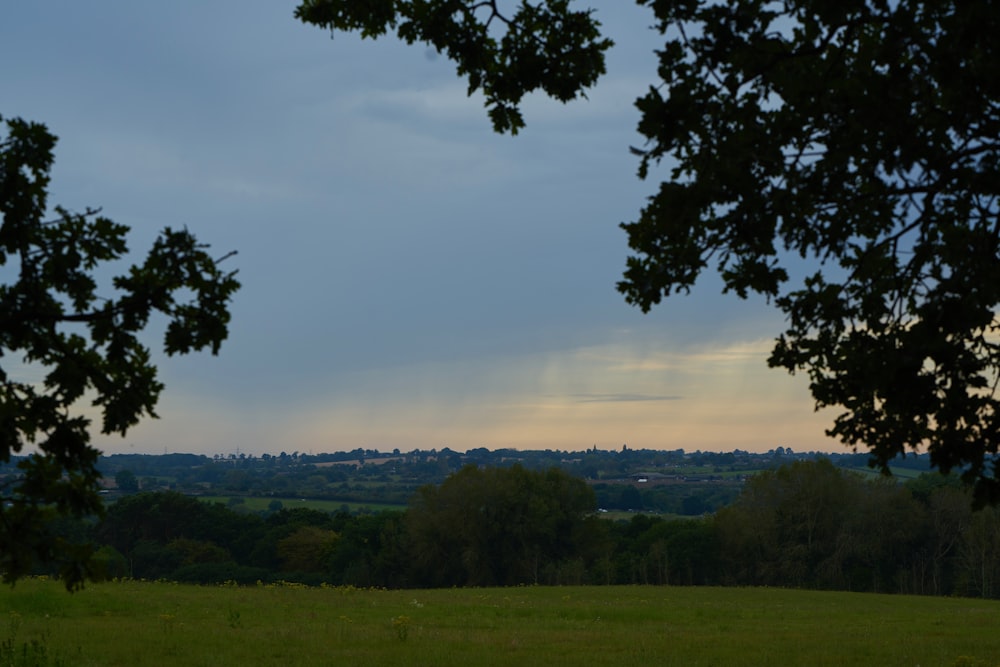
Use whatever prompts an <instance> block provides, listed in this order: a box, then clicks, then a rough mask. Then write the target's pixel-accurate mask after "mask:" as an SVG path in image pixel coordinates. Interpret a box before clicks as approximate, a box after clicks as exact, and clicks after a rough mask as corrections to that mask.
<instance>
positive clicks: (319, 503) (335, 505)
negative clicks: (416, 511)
mask: <svg viewBox="0 0 1000 667" xmlns="http://www.w3.org/2000/svg"><path fill="white" fill-rule="evenodd" d="M196 497H197V498H198V500H201V501H202V502H206V503H222V504H223V505H228V504H229V500H230V498H232V496H196ZM240 498H241V499H242V500H243V502H242V503H240V504H239V505H236V506H235V507H236V508H240V507H242V508H244V509H247V510H250V511H251V512H263V511H264V510H266V509H268V507H269V505H270V504H271V503H272V502H273V501H274V500H280V501H281V505H282V507H283V508H284V509H289V510H290V509H295V508H296V507H305V508H308V509H313V510H319V511H321V512H336V511H337V510H341V509H344V508H346V509H347V511H348V512H357V511H359V510H364V511H369V512H381V511H383V510H405V509H406V505H392V504H388V503H355V502H347V501H343V500H314V499H311V498H277V499H275V498H262V497H258V496H240Z"/></svg>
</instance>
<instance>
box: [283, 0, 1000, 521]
mask: <svg viewBox="0 0 1000 667" xmlns="http://www.w3.org/2000/svg"><path fill="white" fill-rule="evenodd" d="M639 4H642V5H646V6H648V7H649V8H650V9H651V11H652V12H653V15H654V18H655V24H654V28H655V29H656V30H657V31H659V33H660V34H661V35H662V36H663V38H664V46H663V48H662V49H659V50H657V51H656V55H657V58H658V60H659V68H658V75H659V77H660V80H659V81H656V82H654V83H653V85H651V86H650V88H649V91H648V93H646V94H645V95H644V96H642V97H641V98H639V99H638V100H637V102H636V104H637V106H638V108H639V110H640V112H641V115H642V117H641V120H640V122H639V127H638V129H639V132H640V134H642V135H643V136H644V137H645V138H646V142H645V144H644V145H643V146H642V147H640V148H635V147H633V148H632V152H633V153H635V154H636V155H637V156H639V158H640V163H639V168H638V171H639V176H640V177H641V178H644V179H645V178H649V177H651V176H652V174H653V173H654V171H655V170H657V169H658V168H662V169H665V170H666V179H665V180H664V182H662V183H661V184H660V186H659V187H658V188H657V190H656V192H655V193H654V194H653V195H652V196H651V197H650V198H649V200H648V201H647V203H646V205H645V206H644V207H643V209H642V210H641V213H640V215H639V218H638V219H637V220H636V221H634V222H629V223H626V224H623V225H622V227H623V228H624V230H625V231H626V232H627V234H628V240H629V246H630V247H631V249H632V250H633V251H634V252H635V254H634V255H633V256H632V257H630V258H629V259H628V262H627V268H626V271H625V275H624V279H623V280H622V281H621V282H620V283H619V285H618V287H619V289H620V291H621V292H622V293H623V294H624V295H625V298H626V300H627V301H628V302H630V303H632V304H635V305H637V306H639V307H640V308H641V309H642V310H643V311H648V310H649V309H650V308H651V307H652V306H654V305H655V304H657V303H659V302H660V301H661V299H662V298H663V297H666V296H670V295H673V294H676V293H686V292H688V291H689V290H690V288H691V287H692V286H693V285H694V283H695V281H696V280H697V279H698V277H699V276H700V275H701V273H702V271H703V270H705V269H715V270H716V271H718V272H719V274H720V275H721V277H722V279H723V281H724V284H725V291H727V292H734V293H735V294H737V295H738V296H740V297H744V298H745V297H747V296H749V295H750V294H751V293H756V294H760V295H763V296H764V297H766V298H767V300H768V301H769V302H770V303H773V304H774V305H775V306H776V307H777V308H778V309H779V310H780V311H781V312H782V313H783V314H784V316H785V317H786V319H787V322H788V325H787V326H788V328H787V330H786V331H785V332H784V333H782V334H781V335H780V336H779V337H778V338H777V342H776V345H775V347H774V350H773V352H772V354H771V356H770V359H769V364H770V365H771V366H773V367H780V368H784V369H786V370H787V371H789V372H792V373H794V372H796V371H805V372H806V373H807V374H808V377H809V380H810V388H811V391H812V395H813V397H814V399H815V402H816V406H817V408H819V407H827V406H832V407H839V408H840V409H841V411H842V412H841V413H840V414H839V416H837V417H836V419H835V421H834V424H833V426H832V427H831V428H830V429H829V431H828V433H829V434H830V435H832V436H835V437H837V438H839V439H840V440H841V441H843V442H844V443H845V444H847V445H849V446H853V447H854V448H858V447H861V448H864V449H868V450H869V451H870V453H871V463H872V465H873V466H877V467H880V468H881V469H882V470H883V471H887V470H888V466H889V463H890V461H892V460H893V459H894V458H895V457H897V456H899V455H903V454H905V452H907V451H909V450H910V449H916V448H925V449H926V450H927V451H928V452H929V453H930V455H931V459H932V462H933V464H934V465H935V466H936V467H937V468H939V469H940V470H941V471H942V472H947V471H949V470H951V469H953V468H954V469H958V470H961V471H962V475H963V478H964V480H965V481H966V482H968V483H971V484H972V485H973V487H974V491H975V500H976V502H978V503H980V504H982V503H985V502H996V501H998V500H1000V479H998V476H997V474H996V472H997V471H996V466H997V465H998V458H997V452H998V447H1000V400H998V395H997V387H998V384H1000V342H998V333H1000V320H998V317H997V305H998V303H1000V206H998V200H997V197H998V195H1000V190H998V186H997V183H1000V178H998V177H1000V141H998V139H997V137H998V136H1000V45H998V42H997V40H996V38H995V36H996V34H997V32H998V29H1000V10H998V8H997V7H996V5H995V4H994V3H992V2H987V1H986V0H963V2H957V0H952V1H951V2H947V1H938V2H930V1H929V0H899V1H897V2H889V0H850V1H842V2H841V1H838V2H830V1H828V0H788V1H786V2H780V3H779V2H765V1H764V0H733V1H721V0H673V1H670V0H639ZM297 16H298V17H299V18H300V19H301V20H303V21H306V22H308V23H313V24H316V25H319V26H322V27H324V28H328V29H331V30H358V31H360V32H361V34H362V35H363V36H366V37H377V36H379V35H381V34H383V33H385V32H386V31H387V30H389V29H390V28H392V29H394V30H395V31H396V34H397V36H398V37H400V38H402V39H404V40H406V41H407V42H414V41H422V42H426V43H428V44H430V45H431V46H433V47H435V48H437V49H438V50H439V51H443V52H445V53H446V54H447V55H448V56H449V57H450V58H452V59H453V60H454V61H455V62H456V63H457V65H458V73H459V74H460V75H465V76H467V77H468V81H469V90H470V92H472V91H474V90H477V89H479V88H482V89H483V91H484V92H485V93H486V99H487V106H489V107H490V115H491V117H492V118H493V124H494V128H495V129H496V130H497V131H501V132H502V131H507V130H509V131H511V132H513V131H515V130H516V129H517V128H518V127H520V126H521V122H522V121H521V116H520V113H519V112H518V110H517V104H518V102H519V100H520V99H521V97H522V96H523V95H524V94H525V93H527V92H530V91H532V90H535V89H541V90H543V91H545V92H546V93H548V94H550V95H553V96H555V97H556V98H557V99H560V100H564V101H565V100H568V99H571V98H572V97H573V96H574V94H575V93H579V92H582V91H583V90H584V89H585V88H586V87H588V86H591V85H593V83H594V81H595V80H596V78H597V77H598V76H599V75H600V74H601V73H603V71H604V63H603V53H604V51H605V50H606V49H607V48H608V47H609V46H610V43H609V42H608V40H604V39H601V37H600V32H599V24H598V22H597V21H596V19H595V18H594V16H593V14H592V13H591V12H589V11H586V12H580V11H573V10H571V9H570V6H569V1H568V0H537V1H536V2H534V3H531V2H523V3H521V4H520V8H519V9H518V10H517V11H516V12H515V13H514V14H512V15H510V16H509V17H508V16H506V15H504V14H503V13H502V12H501V11H500V10H499V9H498V3H497V2H496V0H447V1H446V0H398V1H396V2H376V3H373V2H369V1H368V0H304V1H303V2H302V4H301V5H300V6H299V8H298V10H297ZM500 34H502V37H500V36H499V35H500Z"/></svg>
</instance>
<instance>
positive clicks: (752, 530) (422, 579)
mask: <svg viewBox="0 0 1000 667" xmlns="http://www.w3.org/2000/svg"><path fill="white" fill-rule="evenodd" d="M593 507H594V505H593V496H592V494H591V493H590V490H589V489H587V488H586V485H585V484H584V483H583V482H582V481H581V480H578V479H573V478H572V477H569V476H567V475H565V474H564V473H561V472H559V471H555V470H549V471H538V472H535V471H529V470H526V469H524V468H520V467H519V466H514V467H511V468H503V469H498V468H489V469H479V468H474V467H466V468H463V469H462V470H460V471H459V472H457V473H455V474H454V475H452V476H450V477H449V478H448V479H447V480H446V481H445V482H444V483H442V484H441V485H439V486H433V487H425V488H423V489H421V491H420V493H418V494H416V496H415V497H414V498H413V502H412V503H411V505H410V507H409V508H408V509H407V510H405V511H383V512H377V513H360V514H350V513H348V512H345V511H337V512H334V513H327V512H322V511H317V510H309V509H301V508H300V509H286V508H283V507H282V506H281V503H276V504H272V508H271V509H269V510H267V511H262V512H250V511H246V510H240V509H239V505H236V506H233V507H226V506H225V505H223V504H221V503H208V502H204V501H201V500H198V499H196V498H193V497H188V496H184V495H181V494H178V493H173V492H157V493H148V492H144V493H139V494H135V495H131V496H126V497H123V498H121V499H119V500H118V501H116V502H115V503H113V504H112V505H111V506H110V508H109V510H108V512H107V516H106V517H105V518H104V519H103V521H102V522H101V523H100V524H99V525H93V524H91V525H89V526H87V525H84V524H80V523H79V522H77V523H67V524H64V525H63V530H64V531H65V534H66V535H67V536H72V537H74V538H75V539H85V538H87V537H90V538H91V539H95V540H96V542H97V543H98V544H100V545H101V548H100V550H99V562H100V564H101V566H102V568H103V569H104V573H105V574H106V575H108V576H118V577H135V578H145V579H168V580H175V581H186V582H196V583H212V582H224V581H234V582H238V583H244V584H253V583H256V582H257V581H263V582H269V581H277V580H285V581H299V582H303V583H307V584H313V585H318V584H320V583H327V584H333V585H353V586H359V587H361V586H378V587H388V588H430V587H441V586H445V587H448V586H467V585H477V586H478V585H517V584H549V585H551V584H598V585H612V584H678V585H708V584H712V585H741V586H747V585H749V586H791V587H801V588H822V589H839V590H855V591H878V592H900V593H917V594H933V595H968V596H977V597H1000V548H998V547H1000V512H998V511H997V510H995V509H993V508H985V509H983V510H980V511H978V512H973V511H972V508H971V494H970V491H969V489H967V488H964V487H963V486H962V485H961V484H960V483H959V480H958V479H957V478H955V477H942V476H940V475H937V474H924V475H921V476H920V477H917V478H914V479H913V480H912V481H909V482H907V483H906V484H896V483H894V482H892V481H891V480H887V479H883V478H877V477H872V476H870V475H869V476H864V475H861V474H858V473H854V472H849V471H845V470H843V469H840V468H837V467H835V466H833V465H832V464H830V462H829V461H826V460H818V461H797V462H794V463H791V464H787V465H784V466H782V467H780V468H777V469H775V470H772V471H769V472H764V473H761V474H759V475H756V476H755V477H753V478H752V479H751V480H749V481H748V482H747V483H746V485H745V487H744V490H743V492H742V494H741V495H740V496H739V498H738V499H737V501H736V502H735V503H733V504H732V505H730V506H728V507H726V508H724V509H722V510H720V511H719V512H717V513H715V514H714V515H707V516H704V517H700V518H689V519H677V518H674V519H668V518H662V517H657V516H652V515H646V514H633V515H632V516H631V518H629V519H627V520H613V519H607V518H599V517H602V516H603V515H600V514H595V513H593V512H592V509H593ZM38 571H39V572H45V571H47V570H46V569H45V568H42V569H39V570H38Z"/></svg>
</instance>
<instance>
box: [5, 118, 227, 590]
mask: <svg viewBox="0 0 1000 667" xmlns="http://www.w3.org/2000/svg"><path fill="white" fill-rule="evenodd" d="M2 120H3V119H2V118H0V121H2ZM5 125H6V132H5V133H4V134H0V212H2V214H3V222H2V226H0V277H2V278H0V280H2V282H0V359H2V360H3V366H2V367H0V460H2V461H4V462H9V461H10V460H11V457H12V455H14V454H17V453H19V452H21V451H22V450H23V449H24V448H25V447H30V448H32V449H34V450H35V451H34V453H32V454H31V455H30V456H27V457H24V458H22V459H21V460H20V461H19V462H18V464H17V466H18V469H19V474H18V475H17V476H16V478H14V479H7V480H5V481H3V482H0V571H2V573H3V578H4V580H5V581H7V582H13V581H15V580H16V579H17V578H18V577H20V576H23V575H24V574H26V573H27V572H29V570H30V568H31V566H32V563H34V562H37V561H45V562H61V563H62V567H61V574H62V576H63V578H64V580H65V582H66V585H67V587H69V588H71V589H72V588H74V587H76V586H78V585H79V584H81V583H82V581H83V580H84V579H85V578H86V577H87V575H88V573H89V570H88V565H87V560H88V556H89V553H90V549H89V547H87V546H86V545H72V544H69V543H67V542H65V541H62V540H60V539H58V538H57V537H56V536H55V535H54V534H53V533H52V532H51V531H50V530H49V529H48V525H49V521H50V520H51V519H52V518H54V517H58V516H63V517H65V516H74V517H80V516H84V515H88V514H99V513H100V512H101V502H100V498H99V496H98V491H99V486H98V481H99V478H100V474H99V473H98V471H97V469H96V467H95V464H96V461H97V457H98V455H99V452H98V450H97V449H96V448H94V447H93V446H92V445H91V442H90V437H91V433H90V428H91V419H90V417H88V416H87V414H89V413H88V412H87V407H86V406H81V403H85V402H89V403H90V407H91V412H93V411H94V409H96V410H97V411H98V412H99V413H100V418H101V422H100V430H101V432H102V433H105V434H112V433H118V434H121V435H123V436H124V435H125V434H126V433H127V432H128V429H129V428H130V427H132V426H134V425H135V424H137V423H138V422H139V420H140V419H141V418H143V417H144V416H148V417H155V416H156V413H155V412H154V409H155V406H156V403H157V399H158V398H159V396H160V392H161V391H162V390H163V384H162V383H161V382H159V381H158V380H157V378H156V367H155V366H154V365H153V364H152V361H151V356H150V350H149V348H147V347H146V346H145V345H144V344H143V343H142V342H141V341H140V335H141V334H142V332H143V331H144V330H145V329H146V328H147V325H148V324H149V323H150V321H151V318H153V317H154V316H155V317H157V321H161V319H162V321H164V322H165V323H166V329H165V334H164V339H163V347H164V350H165V352H166V353H167V354H168V355H174V354H185V353H188V352H191V351H194V350H201V349H204V348H209V349H210V350H211V351H212V353H213V354H214V353H217V352H218V350H219V346H220V345H221V344H222V341H223V340H224V339H225V338H226V335H227V325H228V322H229V310H228V306H229V301H230V300H231V298H232V296H233V294H234V292H235V291H236V290H237V289H238V287H239V283H238V282H237V281H236V278H235V272H226V271H223V270H222V268H220V262H221V260H220V259H213V258H212V256H211V255H209V254H208V252H207V246H205V245H204V244H201V243H199V242H198V241H197V240H196V239H195V237H194V236H193V235H192V234H191V233H190V232H188V231H187V230H186V229H184V230H174V229H171V228H167V229H165V230H164V231H163V232H162V234H161V235H160V236H159V238H157V239H156V241H155V242H154V243H153V246H152V248H151V249H150V250H149V253H148V254H147V256H146V259H145V261H144V262H143V263H141V264H136V265H133V266H131V267H129V268H128V270H127V271H125V272H124V273H122V274H121V275H118V276H117V277H114V278H113V279H111V280H110V281H109V283H108V284H105V285H101V286H100V287H99V285H98V278H99V277H103V276H105V275H107V269H105V268H104V267H102V265H103V264H106V263H110V262H114V261H116V260H121V259H123V258H125V257H126V256H127V253H128V247H127V244H126V234H127V232H128V227H126V226H125V225H121V224H117V223H114V222H112V221H111V220H109V219H108V218H106V217H104V216H101V215H100V214H99V211H98V210H93V209H87V210H86V211H85V212H84V213H72V212H70V211H68V210H67V209H64V208H61V207H55V209H54V213H50V212H49V210H48V203H47V189H48V185H49V171H50V169H51V166H52V161H53V149H54V147H55V142H56V138H55V137H54V136H53V135H52V134H50V133H49V131H48V130H47V129H46V128H45V126H44V125H40V124H37V123H29V122H25V121H23V120H19V119H8V120H7V121H6V122H5ZM50 215H51V216H52V217H47V216H50ZM38 375H40V376H41V377H42V379H41V381H40V382H33V381H31V379H30V378H31V377H34V376H38Z"/></svg>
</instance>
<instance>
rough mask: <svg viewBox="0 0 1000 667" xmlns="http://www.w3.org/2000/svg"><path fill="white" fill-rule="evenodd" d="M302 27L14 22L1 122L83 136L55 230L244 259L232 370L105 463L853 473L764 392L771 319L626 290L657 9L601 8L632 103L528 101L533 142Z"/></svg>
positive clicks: (198, 363) (173, 367) (801, 394)
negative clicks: (231, 457)
mask: <svg viewBox="0 0 1000 667" xmlns="http://www.w3.org/2000/svg"><path fill="white" fill-rule="evenodd" d="M295 5H296V3H295V2H293V1H288V0H213V2H201V1H197V2H196V1H193V0H173V1H172V2H165V3H139V2H134V0H116V1H112V0H93V1H91V2H79V0H53V1H48V2H5V3H3V4H2V5H0V63H2V66H0V114H3V115H4V116H5V117H11V116H19V117H22V118H25V119H27V120H34V121H38V122H42V123H45V124H46V125H48V127H49V129H50V130H51V131H52V132H54V133H55V134H56V135H58V136H59V138H60V139H59V143H58V145H57V149H56V165H55V168H54V171H53V181H52V187H51V195H50V203H51V204H61V205H63V206H66V207H68V208H71V209H75V210H83V209H84V208H86V207H88V206H91V207H95V206H100V207H103V212H104V214H105V215H107V216H109V217H111V218H112V219H114V220H115V221H116V222H119V223H123V224H127V225H129V226H131V227H132V229H133V233H132V237H131V239H132V241H131V246H132V248H133V250H135V251H136V255H137V257H138V256H140V255H141V254H143V253H144V252H145V249H146V248H147V247H148V245H149V243H150V242H151V240H152V239H153V238H154V237H155V234H156V232H157V231H159V230H161V229H162V228H164V227H166V226H174V227H178V226H184V225H186V226H187V227H188V228H189V229H191V230H192V231H193V232H195V233H196V234H197V235H198V237H199V238H200V239H201V240H203V241H205V242H208V243H210V244H212V247H213V249H215V250H217V251H218V254H219V255H222V254H224V253H226V252H228V251H230V250H238V251H239V254H238V256H236V257H234V258H232V259H230V260H228V261H227V265H229V266H231V267H232V268H238V269H239V277H240V279H241V281H242V283H243V288H242V290H241V291H240V292H239V293H238V294H237V297H236V302H235V304H234V306H233V320H232V324H231V329H230V338H229V340H228V341H227V342H226V343H225V345H224V346H223V348H222V351H221V354H220V355H219V356H218V357H212V356H210V355H209V354H200V355H194V356H191V357H187V358H174V359H162V362H161V364H160V375H161V379H162V380H163V381H164V382H165V383H166V385H167V389H166V391H165V393H164V396H163V399H162V401H161V403H160V406H159V410H158V411H159V414H160V417H161V418H160V419H159V420H156V421H148V422H146V423H144V424H142V425H141V426H139V427H138V428H136V429H134V430H133V431H131V432H130V433H129V434H128V436H127V437H126V438H124V439H122V438H119V437H115V438H99V439H98V441H97V442H98V445H99V446H100V447H101V448H102V449H104V450H105V452H106V453H118V452H150V453H162V452H164V451H171V452H197V453H205V454H216V453H221V454H228V453H232V452H235V451H236V450H237V448H239V451H241V452H246V453H255V454H261V453H264V452H270V453H278V452H280V451H287V452H292V451H301V452H314V453H316V452H322V451H335V450H351V449H355V448H357V447H363V448H366V449H368V448H371V449H381V450H391V449H393V448H396V447H398V448H400V449H402V450H404V451H405V450H409V449H414V448H421V449H432V448H437V449H440V448H442V447H450V448H452V449H455V450H459V451H464V450H466V449H470V448H474V447H488V448H491V449H494V448H500V447H516V448H527V449H564V450H579V449H584V448H589V447H592V446H594V445H597V446H598V447H600V448H605V449H607V448H614V449H620V448H621V446H622V444H628V446H629V447H632V448H654V449H676V448H684V449H688V450H695V449H703V450H731V449H734V448H740V449H748V450H752V451H763V450H768V449H771V448H773V447H777V446H784V447H792V448H793V449H796V450H812V449H816V450H819V449H824V450H839V449H840V446H839V445H838V444H837V443H835V442H833V441H831V440H830V439H829V438H827V437H826V436H825V435H824V434H823V431H824V428H825V427H827V426H829V425H830V423H831V422H832V420H833V417H834V416H835V415H834V414H832V413H829V412H820V413H814V411H813V406H812V401H811V399H810V397H809V395H808V390H807V382H806V379H805V378H804V377H802V376H795V377H791V376H788V375H786V374H785V373H784V372H783V371H780V370H770V369H768V368H767V365H766V358H767V354H768V352H769V350H770V347H771V342H772V339H773V338H774V336H775V335H776V334H778V333H779V332H780V331H781V330H782V324H783V322H782V318H781V316H780V314H778V313H777V312H776V311H773V310H772V309H769V308H768V307H767V306H766V305H765V304H764V303H763V302H762V301H759V300H757V301H747V302H743V301H740V300H739V299H737V298H736V297H733V296H723V295H721V294H720V291H721V286H720V283H719V281H718V279H717V278H716V277H715V276H712V275H706V276H705V277H704V279H703V280H702V283H701V284H700V285H699V287H698V288H697V289H696V290H694V292H693V293H692V294H691V296H688V297H683V298H675V299H672V300H669V301H667V302H665V303H663V304H661V305H660V306H659V307H658V308H657V309H656V310H655V311H654V312H653V313H651V314H649V315H643V314H642V313H641V311H639V310H638V309H636V308H633V307H630V306H628V305H627V304H626V303H625V302H624V300H623V298H622V296H621V295H620V294H619V293H618V292H617V291H616V290H615V283H616V281H617V280H619V279H620V277H621V273H622V270H623V268H624V263H625V258H626V257H627V255H628V248H627V246H626V238H625V233H624V232H623V231H621V230H620V229H619V228H618V224H619V223H620V222H622V221H630V220H634V219H635V218H636V217H637V215H638V211H639V209H640V208H641V206H642V204H643V200H644V197H646V196H647V195H649V194H651V193H652V192H654V190H655V189H656V186H657V183H656V181H655V180H650V181H647V182H641V181H639V180H638V178H637V177H636V168H637V166H638V164H637V162H636V158H635V157H634V156H632V155H630V154H629V151H628V146H629V144H633V145H638V144H641V141H642V140H641V138H640V137H639V136H638V135H637V134H636V132H635V125H636V122H637V120H638V114H637V112H636V110H635V108H634V106H633V101H634V99H635V98H636V97H637V96H638V95H640V94H642V93H643V92H644V90H645V89H646V87H647V86H648V85H649V84H650V83H654V82H655V78H654V77H655V65H656V61H655V56H654V55H653V53H652V49H653V48H655V47H656V45H657V40H656V35H655V34H654V33H653V32H652V31H650V30H649V29H648V28H647V26H648V25H649V24H650V23H651V16H650V14H649V12H648V10H646V9H644V8H641V7H637V6H634V4H633V3H630V2H622V1H621V0H605V1H599V0H595V1H594V3H593V6H595V7H597V8H598V16H599V18H600V19H601V20H602V22H603V23H604V26H605V29H606V32H607V34H608V35H609V36H610V37H612V38H613V39H614V40H615V42H616V46H615V47H614V48H613V50H612V51H611V53H610V56H609V63H608V74H607V75H606V76H605V77H604V79H603V80H602V81H601V82H600V83H599V84H598V86H597V88H596V89H594V90H593V91H592V92H591V93H590V95H589V98H590V99H589V100H587V101H578V102H573V103H570V104H569V105H565V106H564V105H561V104H559V103H555V102H551V101H548V100H544V99H540V98H539V99H534V98H533V99H530V100H528V102H527V103H526V104H525V105H524V108H523V111H524V113H525V117H526V120H527V124H528V126H527V128H526V129H525V130H524V131H522V133H521V134H520V135H518V136H517V137H513V138H512V137H509V136H498V135H495V134H494V133H493V132H492V129H491V126H490V123H489V120H488V118H487V116H486V113H485V110H484V108H483V106H482V100H481V99H477V98H471V99H470V98H467V97H466V95H465V85H464V82H463V81H461V80H459V79H458V78H457V77H456V76H455V74H454V67H453V65H452V64H451V62H450V61H448V60H447V59H446V58H444V57H439V56H437V54H435V53H434V52H432V51H428V49H427V48H426V47H424V46H420V45H414V46H406V45H405V44H400V43H396V42H394V41H392V40H391V39H386V40H382V41H379V42H370V41H369V42H362V41H361V40H360V39H358V38H356V37H354V36H352V35H343V34H337V35H335V36H333V38H331V35H330V34H329V33H327V32H324V31H322V30H319V29H317V28H315V27H312V26H306V25H303V24H300V23H298V22H297V21H296V20H295V19H294V17H293V11H294V8H295ZM158 336H159V332H157V333H156V334H155V335H152V336H151V337H150V339H149V341H150V343H152V344H156V343H157V341H158Z"/></svg>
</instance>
